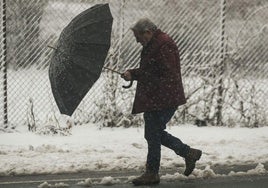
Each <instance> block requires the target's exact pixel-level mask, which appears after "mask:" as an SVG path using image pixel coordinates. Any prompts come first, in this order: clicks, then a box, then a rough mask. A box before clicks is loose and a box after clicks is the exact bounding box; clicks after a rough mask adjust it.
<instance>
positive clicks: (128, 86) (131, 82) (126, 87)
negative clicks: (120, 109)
mask: <svg viewBox="0 0 268 188" xmlns="http://www.w3.org/2000/svg"><path fill="white" fill-rule="evenodd" d="M132 84H133V80H131V81H130V83H129V85H127V86H122V87H123V88H124V89H128V88H131V86H132Z"/></svg>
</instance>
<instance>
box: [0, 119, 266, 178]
mask: <svg viewBox="0 0 268 188" xmlns="http://www.w3.org/2000/svg"><path fill="white" fill-rule="evenodd" d="M25 129H26V127H25ZM167 130H168V131H169V132H170V133H171V134H173V135H174V136H177V137H179V138H180V139H181V140H182V141H183V142H184V143H186V144H188V145H190V146H191V147H194V148H199V149H202V150H203V155H202V158H201V160H200V161H199V162H198V165H199V166H206V169H205V170H202V171H200V169H197V170H196V171H195V172H194V173H193V177H200V176H207V173H210V174H213V171H212V172H211V169H210V167H211V166H213V165H218V164H220V165H239V164H259V165H258V168H261V167H262V164H264V163H267V162H268V149H267V148H268V127H262V128H256V129H249V128H226V127H202V128H201V127H196V126H193V125H180V126H170V127H168V128H167ZM143 131H144V130H143V127H138V128H137V127H136V128H127V129H126V128H100V127H99V126H98V125H94V124H87V125H84V126H75V127H73V128H72V130H71V135H70V136H44V135H37V134H35V133H32V132H27V131H26V130H20V131H19V132H15V133H1V136H0V161H1V163H0V175H11V174H15V175H18V174H40V173H50V174H53V173H64V172H81V171H100V170H111V171H116V170H139V171H140V170H141V169H142V168H144V164H145V159H146V154H147V145H146V141H145V139H144V138H143V135H144V133H143ZM181 166H184V160H183V159H182V158H181V157H179V156H177V155H176V154H175V153H174V152H173V151H171V150H169V149H167V148H165V147H162V160H161V168H162V169H165V168H173V169H174V168H178V167H181ZM256 172H257V173H267V170H266V169H264V167H263V168H262V170H261V171H260V170H259V171H258V170H256ZM111 173H112V172H111ZM202 173H203V175H202ZM244 173H247V172H244ZM249 173H251V172H249ZM200 174H201V175H200ZM234 174H235V173H234ZM111 175H112V174H111ZM226 175H228V174H226ZM229 175H233V174H232V172H230V173H229ZM173 176H175V178H176V177H177V176H182V175H181V174H179V175H178V174H175V175H173ZM167 178H170V177H167ZM173 178H174V177H173Z"/></svg>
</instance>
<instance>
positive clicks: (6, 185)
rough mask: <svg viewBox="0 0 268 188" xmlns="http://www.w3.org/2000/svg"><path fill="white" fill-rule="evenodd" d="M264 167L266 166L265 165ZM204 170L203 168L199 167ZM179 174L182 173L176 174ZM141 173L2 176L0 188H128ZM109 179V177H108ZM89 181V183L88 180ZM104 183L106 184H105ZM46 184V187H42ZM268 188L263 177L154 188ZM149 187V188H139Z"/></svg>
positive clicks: (205, 180)
mask: <svg viewBox="0 0 268 188" xmlns="http://www.w3.org/2000/svg"><path fill="white" fill-rule="evenodd" d="M255 165H256V164H253V165H240V166H214V167H213V168H212V169H213V171H214V172H217V173H218V174H224V173H226V172H228V171H230V170H234V171H236V172H238V171H240V172H243V171H247V170H248V169H252V167H254V166H255ZM265 166H266V167H267V166H268V164H265ZM199 168H204V167H201V166H200V167H199ZM173 173H175V171H174V170H170V171H162V172H161V175H162V176H161V177H163V175H165V174H173ZM179 173H181V172H180V171H179ZM139 174H140V172H137V171H132V172H131V171H125V172H122V171H121V172H111V171H99V172H97V171H96V172H83V173H73V174H54V175H53V174H50V175H27V176H2V177H0V187H1V188H38V187H39V188H47V187H70V188H82V187H88V186H90V187H96V188H104V187H107V185H109V187H119V188H129V187H134V186H133V185H132V184H131V183H130V180H131V178H133V177H134V176H138V175H139ZM111 176H112V177H111ZM89 177H90V182H91V183H89V182H87V180H88V179H89ZM105 181H106V182H105ZM45 182H47V183H45ZM178 186H179V187H180V188H212V187H213V188H227V187H228V188H240V187H241V188H252V187H258V188H267V187H268V174H262V175H241V176H239V175H238V176H217V177H207V178H194V179H183V180H182V179H179V180H178V179H175V180H168V179H166V178H163V179H162V180H161V183H160V185H158V186H154V187H165V188H173V187H174V188H175V187H178ZM141 187H144V188H145V187H150V186H141Z"/></svg>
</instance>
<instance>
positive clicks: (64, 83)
mask: <svg viewBox="0 0 268 188" xmlns="http://www.w3.org/2000/svg"><path fill="white" fill-rule="evenodd" d="M112 22H113V18H112V15H111V12H110V8H109V5H108V4H97V5H95V6H93V7H91V8H89V9H87V10H85V11H83V12H82V13H80V14H79V15H78V16H76V17H75V18H74V19H73V20H72V21H71V22H70V23H69V24H68V25H67V27H65V28H64V29H63V31H62V33H61V34H60V37H59V40H58V44H57V47H56V48H55V50H54V52H53V55H52V58H51V62H50V67H49V79H50V83H51V88H52V93H53V95H54V98H55V101H56V103H57V105H58V108H59V110H60V112H61V113H62V114H66V115H69V116H71V115H72V114H73V112H74V110H75V109H76V108H77V106H78V105H79V103H80V102H81V101H82V99H83V98H84V96H85V95H86V94H87V92H88V91H89V89H90V88H91V87H92V85H93V84H94V83H95V82H96V80H97V79H98V78H99V76H100V74H101V70H102V67H103V64H104V61H105V59H106V56H107V53H108V50H109V48H110V39H111V29H112Z"/></svg>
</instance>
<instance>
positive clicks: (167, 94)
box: [122, 18, 202, 185]
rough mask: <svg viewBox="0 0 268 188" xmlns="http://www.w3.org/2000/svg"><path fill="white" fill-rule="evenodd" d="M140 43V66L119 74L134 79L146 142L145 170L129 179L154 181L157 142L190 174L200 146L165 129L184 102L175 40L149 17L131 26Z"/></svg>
mask: <svg viewBox="0 0 268 188" xmlns="http://www.w3.org/2000/svg"><path fill="white" fill-rule="evenodd" d="M131 29H132V31H133V34H134V36H135V38H136V41H137V42H138V43H141V45H142V46H143V49H142V52H141V60H140V66H139V68H137V69H130V70H127V71H126V72H124V73H123V74H122V78H124V79H125V80H126V81H132V80H136V81H137V89H136V95H135V100H134V104H133V110H132V113H133V114H137V113H142V112H144V114H143V117H144V121H145V139H146V140H147V143H148V154H147V161H146V171H145V173H144V174H142V175H141V176H140V177H138V178H136V179H134V180H133V184H134V185H151V184H158V183H159V182H160V178H159V174H158V172H159V166H160V158H161V145H164V146H166V147H168V148H170V149H172V150H173V151H174V152H175V153H176V154H178V155H179V156H181V157H183V158H185V163H186V168H185V172H184V174H185V175H186V176H188V175H190V174H191V173H192V171H193V170H194V168H195V163H196V161H197V160H199V159H200V157H201V155H202V151H201V150H197V149H193V148H190V146H188V145H186V144H184V143H183V142H182V141H181V140H180V139H179V138H176V137H174V136H172V135H171V134H169V133H168V132H166V131H165V129H166V124H167V123H168V122H169V120H170V119H171V117H172V116H173V115H174V113H175V111H176V109H177V108H178V106H180V105H183V104H185V103H186V99H185V96H184V90H183V84H182V79H181V68H180V57H179V51H178V48H177V46H176V44H175V42H174V41H173V40H172V39H171V38H170V37H169V36H168V35H167V34H165V33H164V32H162V31H161V30H160V29H158V28H157V26H156V25H155V24H154V23H153V22H152V21H150V20H149V19H146V18H145V19H140V20H139V21H138V22H137V23H136V24H135V25H134V26H133V27H132V28H131Z"/></svg>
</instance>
